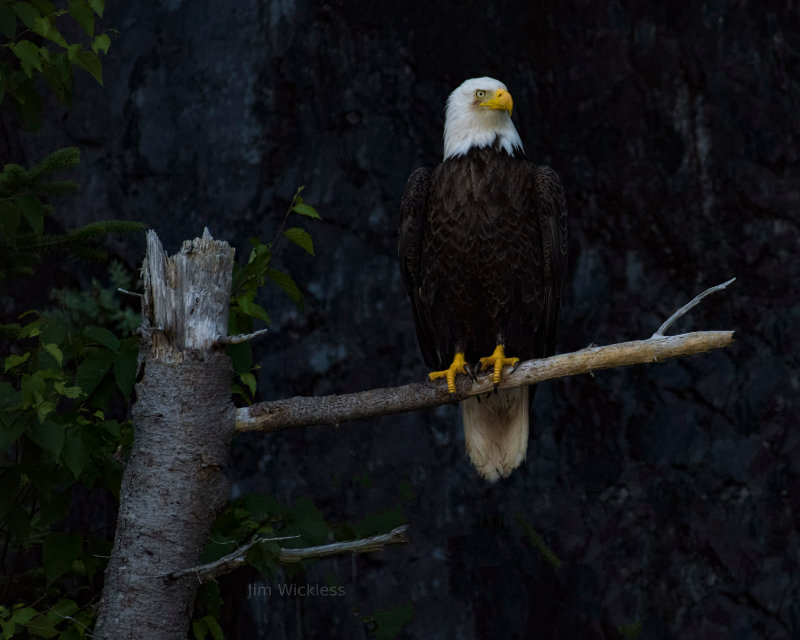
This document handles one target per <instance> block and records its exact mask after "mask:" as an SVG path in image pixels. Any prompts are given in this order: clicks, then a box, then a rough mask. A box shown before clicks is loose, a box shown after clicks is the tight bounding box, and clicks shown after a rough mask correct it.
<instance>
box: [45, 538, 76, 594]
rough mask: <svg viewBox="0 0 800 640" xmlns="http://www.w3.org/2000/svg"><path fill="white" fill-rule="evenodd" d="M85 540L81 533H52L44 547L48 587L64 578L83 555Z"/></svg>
mask: <svg viewBox="0 0 800 640" xmlns="http://www.w3.org/2000/svg"><path fill="white" fill-rule="evenodd" d="M82 546H83V538H82V537H81V534H79V533H51V534H50V535H49V536H47V538H46V539H45V541H44V544H43V545H42V564H43V565H44V575H45V577H46V578H47V584H48V586H49V585H51V584H53V582H54V581H55V580H57V579H58V578H60V577H61V576H63V575H64V574H65V573H66V572H67V571H69V570H70V568H71V567H72V563H73V562H75V561H76V560H77V559H78V557H79V556H80V555H81V548H82Z"/></svg>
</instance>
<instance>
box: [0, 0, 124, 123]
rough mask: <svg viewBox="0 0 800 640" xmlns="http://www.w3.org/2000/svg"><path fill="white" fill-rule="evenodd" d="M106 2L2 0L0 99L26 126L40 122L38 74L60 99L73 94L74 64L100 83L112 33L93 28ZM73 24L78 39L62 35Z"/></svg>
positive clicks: (65, 98) (0, 16)
mask: <svg viewBox="0 0 800 640" xmlns="http://www.w3.org/2000/svg"><path fill="white" fill-rule="evenodd" d="M56 4H58V5H60V6H59V7H57V6H56ZM104 4H105V2H104V0H69V2H66V3H65V2H60V3H53V2H50V1H48V0H31V2H19V1H17V0H0V38H2V41H0V105H2V104H3V103H4V101H8V102H9V103H10V104H11V107H12V108H13V109H14V110H15V111H16V112H17V114H18V115H19V117H20V120H21V121H22V123H23V125H24V126H25V128H27V129H31V130H36V129H38V128H39V126H40V124H41V110H42V99H41V96H40V95H39V92H38V90H37V88H36V81H37V80H38V78H39V77H41V78H44V81H45V82H46V83H47V85H48V86H49V87H50V89H51V91H52V92H53V94H54V95H55V97H56V99H57V100H58V101H59V102H60V103H61V104H69V103H70V102H71V100H72V87H73V80H74V71H73V70H74V68H75V67H78V68H80V69H83V70H84V71H86V72H87V73H89V74H90V75H91V76H92V77H93V78H94V79H95V80H96V81H97V82H98V83H99V84H101V85H102V84H103V69H102V63H101V61H100V54H103V55H105V54H107V53H108V49H109V47H110V46H111V38H110V37H109V35H108V33H99V34H97V33H96V32H95V29H96V19H97V18H100V17H102V15H103V8H104ZM70 23H71V24H70ZM73 26H77V27H79V30H80V31H81V32H82V35H83V38H82V39H83V41H82V42H68V41H67V39H66V38H65V36H64V35H63V33H62V31H63V32H65V33H66V32H70V33H72V32H75V31H77V30H76V29H74V28H72V27H73Z"/></svg>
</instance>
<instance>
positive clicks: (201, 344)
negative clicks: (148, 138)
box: [94, 230, 236, 640]
mask: <svg viewBox="0 0 800 640" xmlns="http://www.w3.org/2000/svg"><path fill="white" fill-rule="evenodd" d="M232 268H233V249H232V248H231V247H230V246H229V245H228V244H227V243H225V242H218V241H215V240H213V238H211V236H210V234H209V233H208V230H206V231H205V233H204V234H203V237H202V238H196V239H195V240H193V241H191V242H185V243H184V245H183V247H182V249H181V251H180V252H179V253H178V254H176V255H175V256H172V257H167V255H166V254H165V253H164V250H163V249H162V247H161V243H160V242H159V240H158V237H157V236H156V234H155V233H154V232H152V231H151V232H149V233H148V237H147V257H146V258H145V263H144V268H143V278H144V287H145V292H144V296H143V308H142V327H141V332H140V333H141V344H140V360H141V372H140V379H139V382H138V383H137V385H136V404H135V405H134V407H133V422H134V443H133V450H132V452H131V456H130V459H129V460H128V463H127V465H126V467H125V474H124V476H123V480H122V488H121V491H120V510H119V515H118V519H117V529H116V535H115V540H114V548H113V551H112V554H111V559H110V561H109V565H108V568H107V570H106V581H105V587H104V589H103V597H102V600H101V603H100V611H99V615H98V620H97V624H96V627H95V632H94V637H95V638H101V639H104V640H117V639H122V638H148V640H159V639H164V640H166V639H175V640H177V639H180V640H184V639H185V638H186V637H187V634H188V632H189V621H190V620H191V612H192V607H193V604H194V598H195V594H196V592H197V586H198V582H197V579H196V578H195V577H194V576H186V577H184V578H180V579H178V580H164V579H163V576H164V574H166V573H169V572H171V571H177V570H180V569H183V568H185V567H191V566H194V565H196V564H197V562H198V560H199V555H200V552H201V550H202V547H203V545H204V543H205V540H206V536H207V533H208V531H209V529H210V527H211V524H212V523H213V520H214V518H215V516H216V514H217V512H218V510H219V509H220V508H221V507H222V505H224V503H225V501H226V499H227V497H228V492H229V482H228V480H227V478H226V476H225V466H226V463H227V459H228V451H229V449H228V444H229V441H230V438H231V435H232V434H233V427H234V420H235V415H236V410H235V407H234V405H233V403H232V402H231V394H230V381H231V375H232V370H231V364H230V361H229V359H228V358H227V356H226V355H225V354H224V352H223V351H222V350H221V347H219V346H217V340H218V338H219V337H220V336H224V335H226V333H227V322H228V302H229V297H230V287H231V273H232Z"/></svg>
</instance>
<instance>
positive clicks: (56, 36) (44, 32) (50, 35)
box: [33, 16, 68, 59]
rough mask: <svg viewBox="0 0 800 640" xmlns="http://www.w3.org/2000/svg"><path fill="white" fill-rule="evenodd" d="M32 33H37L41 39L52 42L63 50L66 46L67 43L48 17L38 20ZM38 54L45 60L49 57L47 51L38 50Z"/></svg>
mask: <svg viewBox="0 0 800 640" xmlns="http://www.w3.org/2000/svg"><path fill="white" fill-rule="evenodd" d="M33 31H34V33H38V34H39V35H40V36H42V37H43V38H47V39H48V40H52V41H53V42H55V43H56V44H57V45H59V46H61V47H64V48H65V49H66V48H67V46H68V45H67V41H66V40H64V36H62V35H61V32H60V31H59V30H58V29H56V27H55V25H54V24H53V23H52V21H51V20H50V18H48V17H44V16H43V17H41V18H39V19H38V20H37V21H36V23H35V24H34V26H33ZM39 53H40V54H41V55H42V57H43V58H45V59H47V57H48V56H49V51H47V49H39Z"/></svg>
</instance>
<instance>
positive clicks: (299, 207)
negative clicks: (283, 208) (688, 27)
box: [292, 202, 322, 220]
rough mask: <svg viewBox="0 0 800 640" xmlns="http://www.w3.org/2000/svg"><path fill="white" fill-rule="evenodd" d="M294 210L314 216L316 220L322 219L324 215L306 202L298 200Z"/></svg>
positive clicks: (293, 207)
mask: <svg viewBox="0 0 800 640" xmlns="http://www.w3.org/2000/svg"><path fill="white" fill-rule="evenodd" d="M292 211H294V212H295V213H299V214H300V215H301V216H308V217H309V218H314V219H315V220H322V216H321V215H319V214H318V213H317V210H316V209H315V208H314V207H312V206H311V205H310V204H306V203H305V202H298V203H297V204H295V205H292Z"/></svg>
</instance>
